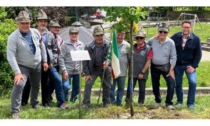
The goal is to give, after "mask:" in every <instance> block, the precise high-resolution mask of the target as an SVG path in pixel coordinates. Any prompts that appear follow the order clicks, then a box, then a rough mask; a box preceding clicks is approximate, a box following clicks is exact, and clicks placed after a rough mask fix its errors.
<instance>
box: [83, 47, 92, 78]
mask: <svg viewBox="0 0 210 126" xmlns="http://www.w3.org/2000/svg"><path fill="white" fill-rule="evenodd" d="M85 50H88V47H87V46H85ZM82 64H83V73H85V75H90V71H89V61H88V60H84V61H83V62H82Z"/></svg>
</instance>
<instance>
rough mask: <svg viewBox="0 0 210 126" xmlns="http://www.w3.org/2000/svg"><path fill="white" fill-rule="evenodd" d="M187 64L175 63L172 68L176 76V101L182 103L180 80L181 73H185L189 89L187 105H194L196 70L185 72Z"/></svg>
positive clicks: (181, 78)
mask: <svg viewBox="0 0 210 126" xmlns="http://www.w3.org/2000/svg"><path fill="white" fill-rule="evenodd" d="M186 68H187V65H182V66H180V65H177V66H176V67H175V69H174V71H175V78H176V95H177V103H180V104H182V103H183V90H182V80H183V74H184V72H185V74H186V75H187V79H188V84H189V90H188V96H187V105H188V106H190V105H194V103H195V93H196V71H194V72H192V73H187V71H186Z"/></svg>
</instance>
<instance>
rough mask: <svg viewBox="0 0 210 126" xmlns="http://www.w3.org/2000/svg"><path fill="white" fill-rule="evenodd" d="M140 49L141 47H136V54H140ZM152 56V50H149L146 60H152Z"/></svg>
mask: <svg viewBox="0 0 210 126" xmlns="http://www.w3.org/2000/svg"><path fill="white" fill-rule="evenodd" d="M141 49H142V48H141V47H139V48H138V47H137V52H140V51H141ZM152 56H153V51H152V48H151V49H150V51H149V53H148V55H147V58H148V59H152Z"/></svg>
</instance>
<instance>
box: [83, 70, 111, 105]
mask: <svg viewBox="0 0 210 126" xmlns="http://www.w3.org/2000/svg"><path fill="white" fill-rule="evenodd" d="M102 76H103V70H100V71H99V70H95V71H93V73H92V74H91V77H92V80H90V79H89V80H88V81H86V82H85V83H86V84H85V91H84V100H83V104H88V105H89V104H90V96H91V89H92V86H93V84H94V82H95V80H96V79H97V78H98V77H100V78H101V79H102ZM102 88H103V97H102V101H103V104H109V103H110V97H109V96H110V91H111V71H110V68H107V69H106V70H105V74H104V79H103V84H102Z"/></svg>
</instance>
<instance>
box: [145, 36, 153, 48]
mask: <svg viewBox="0 0 210 126" xmlns="http://www.w3.org/2000/svg"><path fill="white" fill-rule="evenodd" d="M152 39H153V38H150V39H149V40H148V41H147V42H146V44H147V45H149V46H150V47H152Z"/></svg>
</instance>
